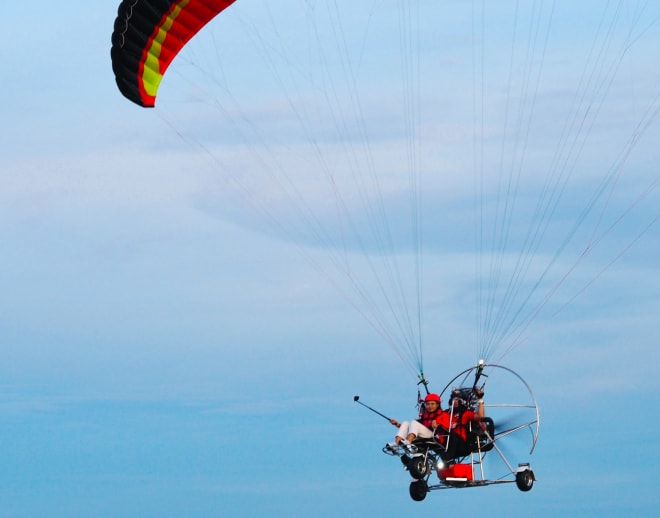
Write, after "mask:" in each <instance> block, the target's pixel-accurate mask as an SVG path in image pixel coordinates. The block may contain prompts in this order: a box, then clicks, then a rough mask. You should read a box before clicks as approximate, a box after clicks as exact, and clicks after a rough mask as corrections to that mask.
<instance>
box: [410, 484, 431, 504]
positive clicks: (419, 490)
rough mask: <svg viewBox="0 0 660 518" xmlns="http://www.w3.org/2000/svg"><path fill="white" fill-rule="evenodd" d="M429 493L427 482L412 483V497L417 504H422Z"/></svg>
mask: <svg viewBox="0 0 660 518" xmlns="http://www.w3.org/2000/svg"><path fill="white" fill-rule="evenodd" d="M428 492H429V486H428V485H427V484H426V481H425V480H415V481H413V482H411V483H410V497H411V498H412V499H413V500H414V501H415V502H421V501H422V500H424V499H425V498H426V493H428Z"/></svg>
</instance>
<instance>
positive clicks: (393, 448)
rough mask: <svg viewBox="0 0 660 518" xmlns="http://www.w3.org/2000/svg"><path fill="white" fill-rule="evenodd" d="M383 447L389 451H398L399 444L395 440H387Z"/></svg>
mask: <svg viewBox="0 0 660 518" xmlns="http://www.w3.org/2000/svg"><path fill="white" fill-rule="evenodd" d="M385 449H386V450H389V451H391V452H392V453H398V452H399V445H398V444H397V443H395V442H388V443H387V444H386V445H385Z"/></svg>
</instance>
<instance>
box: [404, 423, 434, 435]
mask: <svg viewBox="0 0 660 518" xmlns="http://www.w3.org/2000/svg"><path fill="white" fill-rule="evenodd" d="M411 433H412V434H415V437H421V438H422V439H430V438H431V437H433V432H432V431H431V430H429V429H428V428H427V427H426V426H424V425H423V424H422V423H420V422H419V421H410V422H408V421H404V422H403V423H401V426H400V427H399V431H398V432H397V433H396V436H397V437H401V438H402V439H407V438H408V435H410V434H411Z"/></svg>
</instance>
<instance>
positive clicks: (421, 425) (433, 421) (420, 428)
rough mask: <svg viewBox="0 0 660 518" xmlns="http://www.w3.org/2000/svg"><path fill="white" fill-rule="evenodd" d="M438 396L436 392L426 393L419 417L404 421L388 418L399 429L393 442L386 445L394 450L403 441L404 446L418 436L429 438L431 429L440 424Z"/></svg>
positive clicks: (440, 411) (441, 417)
mask: <svg viewBox="0 0 660 518" xmlns="http://www.w3.org/2000/svg"><path fill="white" fill-rule="evenodd" d="M440 402H441V400H440V396H438V394H428V395H427V396H426V397H425V398H424V405H423V407H422V410H421V412H420V414H419V418H418V419H417V420H415V421H404V422H403V423H400V422H399V421H397V420H396V419H390V423H392V424H393V425H394V426H398V427H399V431H398V432H397V434H396V437H395V438H394V442H393V443H389V444H388V445H387V447H388V448H389V449H390V450H392V451H396V450H397V449H398V447H399V445H401V444H402V443H403V445H404V446H406V447H407V446H409V445H410V443H412V442H413V441H414V440H415V439H417V438H418V437H420V438H423V439H431V438H432V437H433V431H434V430H435V429H436V428H437V427H438V426H439V425H440V423H441V422H442V421H446V419H447V418H446V417H444V418H443V415H442V414H443V410H442V409H441V408H440Z"/></svg>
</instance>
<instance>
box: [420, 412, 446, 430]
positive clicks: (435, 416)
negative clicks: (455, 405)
mask: <svg viewBox="0 0 660 518" xmlns="http://www.w3.org/2000/svg"><path fill="white" fill-rule="evenodd" d="M444 413H445V412H444V410H441V409H440V408H438V409H437V410H436V411H435V412H428V411H426V410H425V411H424V412H422V413H421V414H420V416H419V419H417V421H418V422H420V423H422V424H423V425H424V426H426V427H427V428H428V429H429V430H433V428H435V424H433V421H436V422H437V423H441V422H442V419H443V417H442V414H444Z"/></svg>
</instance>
